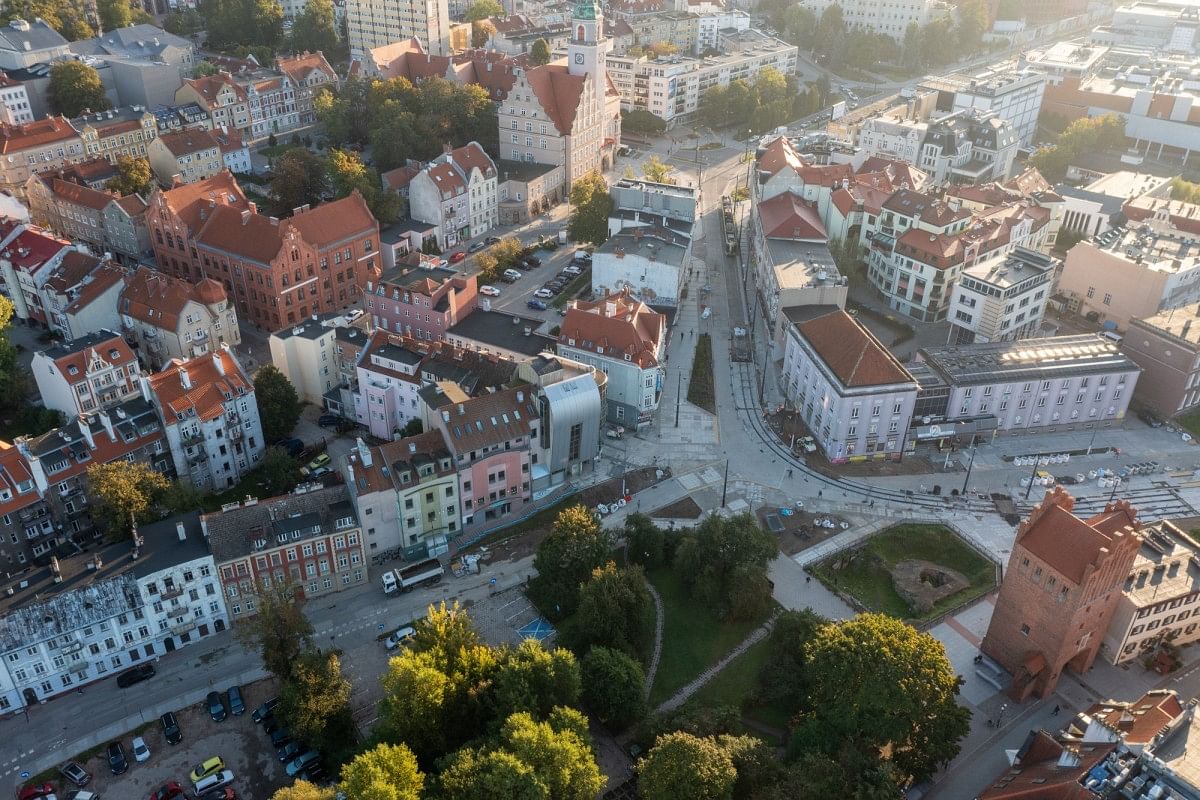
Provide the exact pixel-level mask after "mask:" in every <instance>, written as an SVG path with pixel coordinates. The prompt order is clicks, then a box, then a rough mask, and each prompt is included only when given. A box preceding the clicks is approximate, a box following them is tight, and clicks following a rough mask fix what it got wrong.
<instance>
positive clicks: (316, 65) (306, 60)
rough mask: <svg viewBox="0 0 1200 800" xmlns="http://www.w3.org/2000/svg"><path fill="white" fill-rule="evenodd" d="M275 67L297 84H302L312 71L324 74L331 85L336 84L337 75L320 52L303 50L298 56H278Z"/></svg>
mask: <svg viewBox="0 0 1200 800" xmlns="http://www.w3.org/2000/svg"><path fill="white" fill-rule="evenodd" d="M275 65H276V66H277V67H279V70H280V72H283V73H284V74H286V75H287V76H288V77H289V78H291V79H292V80H293V81H295V82H296V83H297V84H300V83H304V82H305V81H306V80H307V79H308V76H309V75H310V74H311V73H312V72H314V71H316V72H322V73H324V74H325V76H326V77H327V78H329V80H330V81H331V82H333V83H336V82H337V73H336V72H334V71H333V67H332V66H330V65H329V62H328V61H327V60H325V54H324V53H322V52H321V51H320V50H318V51H317V52H315V53H310V52H308V51H307V50H305V51H304V52H303V53H301V54H300V55H298V56H290V57H284V56H280V57H279V58H278V59H276V60H275Z"/></svg>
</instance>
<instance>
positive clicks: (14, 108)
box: [0, 72, 33, 125]
mask: <svg viewBox="0 0 1200 800" xmlns="http://www.w3.org/2000/svg"><path fill="white" fill-rule="evenodd" d="M0 122H4V123H6V124H8V125H19V124H21V123H24V122H33V109H31V108H30V107H29V92H28V91H26V89H25V84H23V83H21V82H20V81H18V80H14V79H13V78H10V77H9V76H8V75H6V74H4V73H3V72H0Z"/></svg>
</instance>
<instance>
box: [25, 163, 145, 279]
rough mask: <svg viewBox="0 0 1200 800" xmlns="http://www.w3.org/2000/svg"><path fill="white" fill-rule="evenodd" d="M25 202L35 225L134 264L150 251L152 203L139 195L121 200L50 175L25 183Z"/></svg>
mask: <svg viewBox="0 0 1200 800" xmlns="http://www.w3.org/2000/svg"><path fill="white" fill-rule="evenodd" d="M25 200H26V202H27V203H28V204H29V212H30V215H31V217H32V218H33V220H34V221H35V222H37V223H38V224H41V225H45V226H46V227H48V228H50V229H51V230H53V231H55V232H57V233H59V234H60V235H62V236H64V237H67V238H68V239H70V240H71V241H74V242H83V243H84V244H86V245H87V246H88V247H90V248H91V249H92V250H93V251H94V252H97V253H112V254H114V255H116V256H117V257H118V258H119V259H120V260H121V261H123V262H126V263H128V262H132V261H135V260H137V259H139V258H142V257H144V256H145V255H147V253H148V251H149V249H150V232H149V229H148V228H147V227H146V202H145V201H144V200H143V199H142V198H141V197H139V196H138V195H136V194H130V195H126V196H125V197H120V196H119V195H117V194H115V193H113V192H110V191H107V190H102V189H93V188H92V187H90V186H87V185H85V184H82V183H78V182H75V181H71V180H66V179H64V178H61V177H58V175H57V174H55V173H45V174H40V175H32V176H30V178H29V180H28V181H26V182H25Z"/></svg>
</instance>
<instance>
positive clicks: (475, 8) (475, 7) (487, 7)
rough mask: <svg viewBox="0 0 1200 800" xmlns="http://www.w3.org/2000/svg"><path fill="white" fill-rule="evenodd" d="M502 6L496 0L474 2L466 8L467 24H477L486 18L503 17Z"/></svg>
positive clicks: (477, 0)
mask: <svg viewBox="0 0 1200 800" xmlns="http://www.w3.org/2000/svg"><path fill="white" fill-rule="evenodd" d="M503 16H504V6H502V5H500V4H499V3H498V2H496V0H475V2H473V3H471V5H470V6H469V7H468V8H467V22H478V21H479V20H481V19H487V18H488V17H503Z"/></svg>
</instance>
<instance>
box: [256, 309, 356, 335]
mask: <svg viewBox="0 0 1200 800" xmlns="http://www.w3.org/2000/svg"><path fill="white" fill-rule="evenodd" d="M340 316H341V314H338V313H336V312H332V311H331V312H327V313H325V314H320V315H318V316H317V318H316V319H306V320H304V321H303V322H300V323H298V324H296V325H289V326H288V327H286V328H281V329H280V330H277V331H275V332H274V333H273V334H271V335H272V336H276V337H278V338H280V339H290V338H292V337H293V336H299V337H302V338H304V339H314V340H316V339H320V338H321V337H322V336H324V335H325V334H327V333H333V327H331V326H329V325H325V324H323V323H324V322H325V321H326V320H330V319H334V318H336V317H340Z"/></svg>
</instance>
